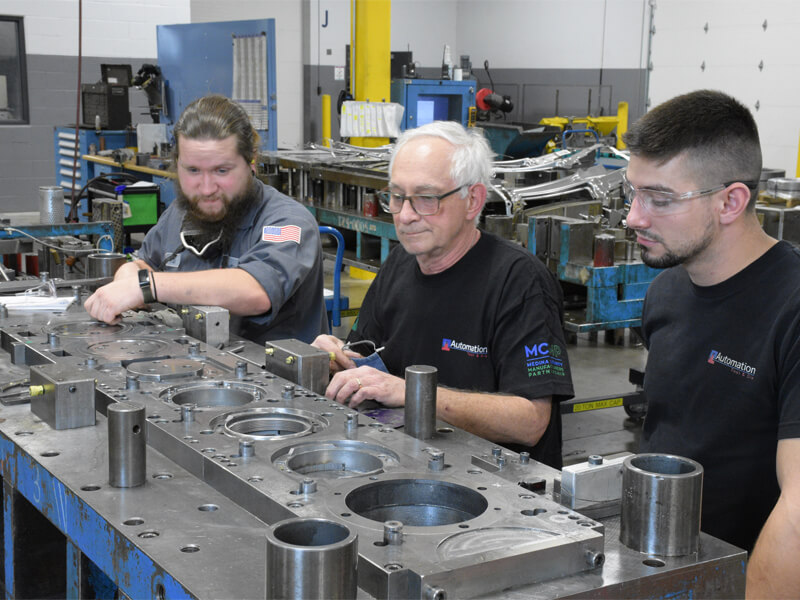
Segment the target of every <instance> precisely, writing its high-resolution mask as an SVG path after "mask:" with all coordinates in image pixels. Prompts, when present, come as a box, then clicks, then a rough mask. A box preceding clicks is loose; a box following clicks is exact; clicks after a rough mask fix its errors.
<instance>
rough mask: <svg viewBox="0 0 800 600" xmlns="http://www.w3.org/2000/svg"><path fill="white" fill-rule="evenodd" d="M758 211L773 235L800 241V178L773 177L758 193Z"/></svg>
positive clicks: (766, 227)
mask: <svg viewBox="0 0 800 600" xmlns="http://www.w3.org/2000/svg"><path fill="white" fill-rule="evenodd" d="M758 200H759V203H758V204H757V205H756V212H757V214H758V218H759V220H760V221H761V225H762V226H763V227H764V231H766V232H767V233H768V234H769V235H771V236H772V237H774V238H776V239H779V240H787V241H789V242H794V243H795V244H798V243H800V179H797V178H793V177H772V178H770V179H768V180H767V181H766V186H765V189H764V190H763V191H761V192H760V193H759V195H758Z"/></svg>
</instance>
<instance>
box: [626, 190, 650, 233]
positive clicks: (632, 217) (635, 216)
mask: <svg viewBox="0 0 800 600" xmlns="http://www.w3.org/2000/svg"><path fill="white" fill-rule="evenodd" d="M625 223H626V225H627V226H628V227H630V228H631V229H647V227H648V226H649V224H650V223H649V220H648V214H647V212H646V211H645V210H644V208H643V206H642V202H641V200H639V197H638V196H634V197H633V199H632V200H631V205H630V208H629V209H628V216H627V217H625Z"/></svg>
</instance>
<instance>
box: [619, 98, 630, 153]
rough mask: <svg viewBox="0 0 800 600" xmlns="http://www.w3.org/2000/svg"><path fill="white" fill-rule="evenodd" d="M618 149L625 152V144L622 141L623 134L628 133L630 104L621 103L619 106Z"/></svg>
mask: <svg viewBox="0 0 800 600" xmlns="http://www.w3.org/2000/svg"><path fill="white" fill-rule="evenodd" d="M617 119H618V121H617V149H618V150H624V149H625V142H623V141H622V134H624V133H625V132H626V131H628V103H627V102H620V103H619V104H617Z"/></svg>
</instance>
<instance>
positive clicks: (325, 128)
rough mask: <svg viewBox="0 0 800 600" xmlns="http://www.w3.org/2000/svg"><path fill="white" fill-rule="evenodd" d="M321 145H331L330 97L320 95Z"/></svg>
mask: <svg viewBox="0 0 800 600" xmlns="http://www.w3.org/2000/svg"><path fill="white" fill-rule="evenodd" d="M322 143H323V144H324V145H325V146H330V145H331V95H330V94H322Z"/></svg>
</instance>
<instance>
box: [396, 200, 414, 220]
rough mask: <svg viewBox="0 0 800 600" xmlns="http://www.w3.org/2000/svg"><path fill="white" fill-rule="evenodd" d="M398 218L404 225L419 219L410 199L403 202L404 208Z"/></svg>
mask: <svg viewBox="0 0 800 600" xmlns="http://www.w3.org/2000/svg"><path fill="white" fill-rule="evenodd" d="M396 217H397V219H398V220H399V221H401V222H402V223H412V222H414V221H416V220H417V219H419V215H418V214H417V211H415V210H414V207H413V206H411V200H409V199H408V198H406V199H405V200H403V206H402V207H401V208H400V212H399V213H397V215H396Z"/></svg>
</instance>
